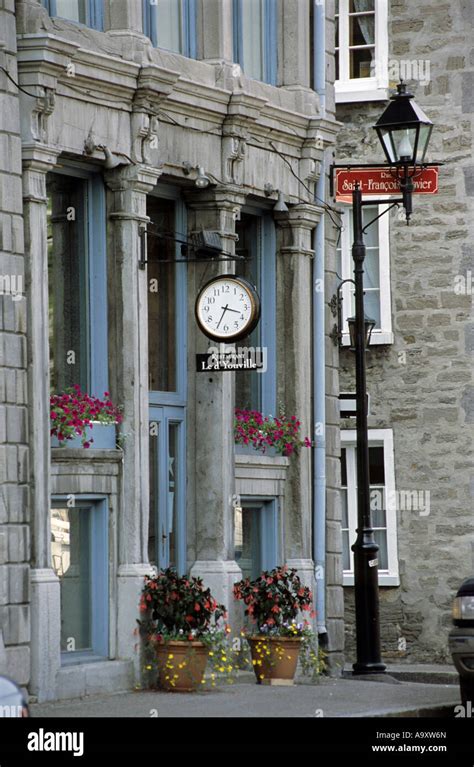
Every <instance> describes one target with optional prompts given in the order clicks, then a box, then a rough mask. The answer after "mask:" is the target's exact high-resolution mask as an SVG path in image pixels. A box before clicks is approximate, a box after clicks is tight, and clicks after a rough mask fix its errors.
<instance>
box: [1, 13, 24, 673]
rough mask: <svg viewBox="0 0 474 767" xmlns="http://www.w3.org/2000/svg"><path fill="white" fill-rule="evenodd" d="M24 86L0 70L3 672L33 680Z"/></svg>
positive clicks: (7, 22) (12, 59)
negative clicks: (22, 122)
mask: <svg viewBox="0 0 474 767" xmlns="http://www.w3.org/2000/svg"><path fill="white" fill-rule="evenodd" d="M0 65H1V66H2V67H3V68H4V69H6V70H7V72H8V73H9V74H10V76H11V77H12V78H13V79H14V80H16V81H18V73H17V68H16V26H15V16H14V2H13V0H3V1H2V2H0ZM19 122H20V112H19V103H18V91H17V88H16V87H15V85H14V84H13V83H12V82H11V81H10V80H8V78H7V76H6V74H5V73H4V72H3V71H0V211H1V213H0V280H1V283H0V673H6V674H8V675H9V676H11V677H12V678H13V679H15V680H16V681H17V682H18V683H19V684H21V685H26V684H27V683H28V681H29V666H30V649H29V641H30V606H29V601H30V596H29V564H28V562H29V558H30V553H29V552H30V538H29V532H30V531H29V526H28V519H29V510H28V484H27V476H28V447H27V428H28V426H27V408H26V405H27V382H26V366H27V360H26V338H25V333H26V301H25V297H24V292H25V281H24V263H23V220H22V191H21V144H20V137H19V133H20V127H19Z"/></svg>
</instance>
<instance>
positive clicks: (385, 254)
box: [340, 196, 394, 346]
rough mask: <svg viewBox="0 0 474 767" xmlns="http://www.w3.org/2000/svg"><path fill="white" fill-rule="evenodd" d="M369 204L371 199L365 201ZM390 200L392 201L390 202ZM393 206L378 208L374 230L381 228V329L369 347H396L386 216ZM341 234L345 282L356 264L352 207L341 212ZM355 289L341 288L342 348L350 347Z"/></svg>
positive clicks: (375, 331) (352, 273)
mask: <svg viewBox="0 0 474 767" xmlns="http://www.w3.org/2000/svg"><path fill="white" fill-rule="evenodd" d="M363 199H364V200H368V201H370V197H366V196H364V197H363ZM387 199H389V198H387ZM389 207H390V203H387V204H386V205H379V206H378V213H377V212H376V211H374V218H375V216H376V215H380V214H381V213H383V215H381V216H380V218H379V219H378V221H376V222H375V223H374V224H372V226H377V227H378V239H379V278H380V324H381V327H380V328H378V329H377V328H374V329H373V331H372V335H371V337H370V345H371V346H376V345H380V344H393V340H394V338H393V329H392V296H391V285H390V216H389V214H388V213H387V212H386V211H387V209H388V208H389ZM341 216H342V230H341V241H340V248H341V270H342V271H341V276H342V279H343V280H349V279H354V261H353V258H352V245H353V243H352V242H351V216H352V205H344V206H343V208H342V213H341ZM352 288H353V286H352V285H351V283H348V282H346V284H345V285H343V286H342V288H341V295H342V346H350V337H349V326H348V324H347V319H348V317H350V316H351V315H353V314H354V310H353V308H352V304H351V293H352Z"/></svg>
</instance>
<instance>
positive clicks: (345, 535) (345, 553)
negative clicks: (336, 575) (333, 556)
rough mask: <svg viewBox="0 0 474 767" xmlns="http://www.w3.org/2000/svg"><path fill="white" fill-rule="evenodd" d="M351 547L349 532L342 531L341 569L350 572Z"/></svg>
mask: <svg viewBox="0 0 474 767" xmlns="http://www.w3.org/2000/svg"><path fill="white" fill-rule="evenodd" d="M350 554H351V546H350V541H349V531H348V530H343V531H342V569H343V570H349V571H350V570H351V556H350Z"/></svg>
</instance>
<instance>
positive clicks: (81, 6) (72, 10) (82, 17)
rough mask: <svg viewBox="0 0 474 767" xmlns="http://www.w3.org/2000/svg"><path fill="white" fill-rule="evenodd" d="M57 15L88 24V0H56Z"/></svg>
mask: <svg viewBox="0 0 474 767" xmlns="http://www.w3.org/2000/svg"><path fill="white" fill-rule="evenodd" d="M56 16H61V18H63V19H70V20H71V21H78V22H80V23H81V24H87V16H86V0H56Z"/></svg>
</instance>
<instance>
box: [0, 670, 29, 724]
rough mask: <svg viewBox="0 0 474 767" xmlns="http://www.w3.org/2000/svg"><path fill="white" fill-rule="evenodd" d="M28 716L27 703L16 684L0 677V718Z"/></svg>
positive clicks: (4, 677) (5, 677)
mask: <svg viewBox="0 0 474 767" xmlns="http://www.w3.org/2000/svg"><path fill="white" fill-rule="evenodd" d="M29 715H30V712H29V709H28V703H27V701H26V698H25V696H24V695H23V693H22V691H21V690H20V688H19V687H18V685H17V684H16V682H13V681H12V680H11V679H9V678H8V677H7V676H0V718H1V717H22V716H29Z"/></svg>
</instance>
